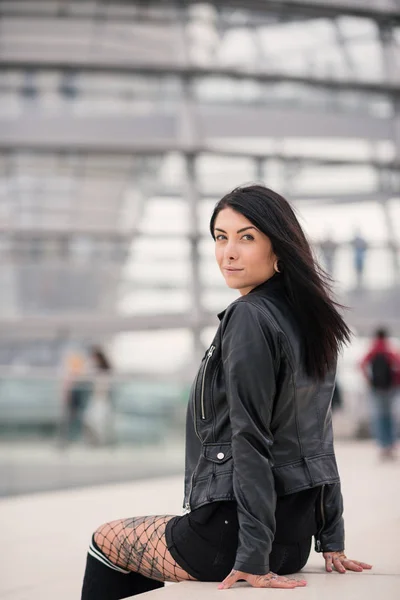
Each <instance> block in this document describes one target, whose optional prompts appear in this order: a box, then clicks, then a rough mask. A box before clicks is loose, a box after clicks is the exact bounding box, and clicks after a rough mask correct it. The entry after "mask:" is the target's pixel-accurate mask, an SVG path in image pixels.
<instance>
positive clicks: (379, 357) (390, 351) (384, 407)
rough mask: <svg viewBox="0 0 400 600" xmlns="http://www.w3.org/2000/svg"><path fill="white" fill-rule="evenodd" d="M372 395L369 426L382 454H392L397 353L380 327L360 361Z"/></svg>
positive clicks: (399, 362) (398, 365)
mask: <svg viewBox="0 0 400 600" xmlns="http://www.w3.org/2000/svg"><path fill="white" fill-rule="evenodd" d="M361 369H362V371H363V373H364V375H365V377H366V378H367V381H368V384H369V387H370V390H371V398H372V430H373V433H374V435H375V438H376V441H377V443H378V445H379V447H380V448H381V452H382V458H385V459H386V458H391V459H392V458H394V457H395V447H396V423H395V417H394V409H393V404H394V396H395V394H396V387H397V385H398V384H399V383H400V380H399V378H400V356H399V354H398V352H396V351H395V350H394V348H393V347H392V346H391V345H390V343H389V341H388V334H387V331H386V330H385V329H384V328H379V329H378V330H377V331H376V333H375V337H374V340H373V343H372V347H371V349H370V351H369V352H368V353H367V354H366V356H365V357H364V358H363V360H362V362H361Z"/></svg>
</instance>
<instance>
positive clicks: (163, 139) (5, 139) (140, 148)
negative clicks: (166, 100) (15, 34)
mask: <svg viewBox="0 0 400 600" xmlns="http://www.w3.org/2000/svg"><path fill="white" fill-rule="evenodd" d="M196 113H197V117H198V124H199V127H200V128H201V132H202V139H203V142H202V143H199V142H197V143H196V141H195V140H194V139H192V140H190V139H187V140H181V139H180V137H179V136H180V125H181V121H180V118H179V114H177V113H176V111H171V113H170V114H165V115H160V114H157V113H155V114H153V115H149V116H147V117H143V116H142V117H139V116H133V117H132V116H129V117H114V116H110V117H108V118H106V117H104V116H102V117H90V118H89V117H71V116H68V115H67V114H62V115H60V116H58V117H51V116H47V115H46V114H43V113H40V112H37V113H35V114H34V115H32V116H27V115H24V116H21V117H18V118H16V119H4V118H2V119H0V130H1V139H0V149H7V150H18V149H21V150H22V149H23V150H27V151H29V150H30V149H34V150H42V151H52V152H53V151H57V150H58V151H60V152H71V151H74V152H76V151H78V152H79V151H82V152H84V153H90V152H93V153H101V152H104V153H106V154H124V153H126V154H165V153H166V152H172V151H175V152H183V153H185V152H189V153H191V154H193V153H197V154H198V153H200V152H212V153H213V154H220V155H221V156H222V155H223V156H250V157H251V156H252V157H256V156H260V157H262V156H266V154H265V153H263V152H262V151H259V152H254V151H251V150H250V151H247V149H246V146H244V148H243V149H241V148H240V147H239V148H238V149H237V150H234V149H231V148H224V147H223V143H222V142H221V144H218V145H217V144H216V143H215V142H214V141H213V140H215V139H221V140H224V141H225V140H230V139H235V138H239V137H241V138H248V139H250V138H253V139H254V140H257V139H260V138H261V139H262V138H278V139H279V138H284V137H291V138H296V137H300V138H308V139H316V140H317V139H319V138H323V139H326V138H347V139H348V138H353V139H354V138H356V139H363V140H371V141H372V140H385V141H386V140H389V141H392V139H393V128H394V129H396V127H397V128H399V130H400V116H399V115H397V116H396V117H395V118H393V120H392V121H391V126H390V127H389V123H388V120H386V119H378V118H372V117H368V116H367V115H363V114H356V113H354V114H340V113H333V112H330V113H327V112H324V111H322V110H321V111H316V110H315V109H314V110H312V109H311V108H310V109H308V110H307V109H280V108H273V107H271V108H267V107H265V108H258V107H242V108H241V109H239V108H232V107H219V108H216V107H213V108H204V107H199V106H197V109H196ZM243 143H245V142H243ZM231 145H233V144H232V143H231ZM235 145H236V144H235ZM342 164H347V161H346V160H343V161H342Z"/></svg>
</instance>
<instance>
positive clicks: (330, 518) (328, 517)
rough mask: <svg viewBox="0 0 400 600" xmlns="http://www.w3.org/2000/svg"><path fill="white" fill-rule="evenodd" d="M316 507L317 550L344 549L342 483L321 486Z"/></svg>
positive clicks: (333, 550)
mask: <svg viewBox="0 0 400 600" xmlns="http://www.w3.org/2000/svg"><path fill="white" fill-rule="evenodd" d="M316 509H317V510H316V514H317V526H318V531H317V534H316V536H315V550H316V551H317V552H327V551H332V552H336V551H342V550H344V521H343V516H342V515H343V498H342V492H341V489H340V483H333V484H330V485H328V484H327V485H323V486H322V487H321V492H320V494H319V495H318V498H317V506H316Z"/></svg>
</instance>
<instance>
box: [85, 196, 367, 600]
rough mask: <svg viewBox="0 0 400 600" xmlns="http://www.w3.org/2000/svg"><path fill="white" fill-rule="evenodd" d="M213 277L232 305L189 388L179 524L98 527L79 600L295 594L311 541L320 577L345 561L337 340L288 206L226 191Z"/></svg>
mask: <svg viewBox="0 0 400 600" xmlns="http://www.w3.org/2000/svg"><path fill="white" fill-rule="evenodd" d="M210 228H211V235H212V236H213V238H214V240H215V251H216V259H217V262H218V265H219V267H220V269H221V271H222V274H223V276H224V277H225V280H226V283H227V284H228V286H229V287H231V288H234V289H237V290H238V291H239V292H240V294H241V297H240V298H239V299H238V300H236V301H235V302H233V303H232V304H231V305H230V306H229V307H228V308H227V309H226V310H225V311H224V312H223V313H221V314H220V315H219V319H220V325H219V328H218V331H217V333H216V336H215V338H214V340H213V342H212V344H211V346H210V348H209V349H208V350H207V352H206V354H205V356H204V359H203V361H202V364H201V366H200V370H199V373H198V375H197V377H196V380H195V382H194V384H193V387H192V390H191V395H190V402H189V408H188V417H187V431H186V469H185V501H184V504H185V513H186V514H184V515H183V516H182V517H173V516H152V517H136V518H131V519H123V520H118V521H114V522H111V523H107V524H105V525H102V526H101V527H99V528H98V529H97V531H96V532H95V533H94V535H93V539H92V544H91V547H90V550H89V554H88V561H87V567H86V573H85V579H84V584H83V592H82V599H83V600H89V599H92V598H93V599H94V598H96V599H97V600H99V599H107V600H111V599H114V598H115V599H117V598H125V597H128V596H131V595H135V594H139V593H141V592H143V591H148V590H150V589H155V588H156V587H160V586H161V585H163V583H162V582H163V581H183V580H195V579H197V580H204V581H220V582H221V581H222V583H220V585H219V588H221V589H224V588H229V587H231V586H232V585H233V584H234V583H235V582H236V581H238V580H246V581H247V582H248V583H249V584H250V585H252V586H254V587H272V588H294V587H298V586H303V585H305V581H304V580H294V579H288V578H287V577H285V575H286V574H288V573H294V572H296V571H298V570H300V569H301V568H302V567H303V566H304V565H305V564H306V562H307V559H308V556H309V552H310V546H311V538H312V536H313V535H314V536H315V539H316V544H315V549H316V550H317V552H322V553H323V556H324V559H325V566H326V570H327V571H332V570H333V569H335V570H336V571H339V572H340V573H345V572H346V570H351V571H362V570H363V569H370V568H371V566H370V565H368V564H365V563H362V562H358V561H353V560H350V559H348V558H346V556H345V554H344V527H343V519H342V510H343V507H342V496H341V492H340V479H339V474H338V471H337V466H336V461H335V455H334V448H333V435H332V426H331V408H330V404H331V397H332V393H333V388H334V382H335V368H336V359H337V354H338V351H339V348H340V346H341V344H342V343H343V342H345V341H347V340H348V339H349V330H348V328H347V326H346V324H345V323H344V321H343V320H342V318H341V316H340V315H339V313H338V312H337V310H336V308H335V305H334V303H333V301H332V300H331V299H330V297H329V294H328V291H327V287H326V284H325V282H324V279H323V276H322V274H321V273H320V271H319V269H318V267H317V266H316V265H315V263H314V259H313V257H312V253H311V250H310V247H309V245H308V242H307V240H306V238H305V236H304V234H303V232H302V229H301V227H300V225H299V223H298V221H297V219H296V217H295V215H294V213H293V210H292V209H291V207H290V205H289V204H288V202H287V201H286V200H285V199H284V198H282V197H281V196H279V195H278V194H276V193H275V192H273V191H271V190H269V189H267V188H264V187H262V186H259V185H255V186H249V187H244V188H239V189H236V190H234V191H233V192H232V193H230V194H228V195H227V196H225V197H224V198H223V199H222V200H220V202H219V203H218V204H217V206H216V208H215V210H214V213H213V215H212V217H211V223H210Z"/></svg>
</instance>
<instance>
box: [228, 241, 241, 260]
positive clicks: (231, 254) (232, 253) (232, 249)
mask: <svg viewBox="0 0 400 600" xmlns="http://www.w3.org/2000/svg"><path fill="white" fill-rule="evenodd" d="M237 257H238V252H237V248H236V246H235V245H234V244H227V245H226V247H225V258H227V259H228V260H236V259H237Z"/></svg>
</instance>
